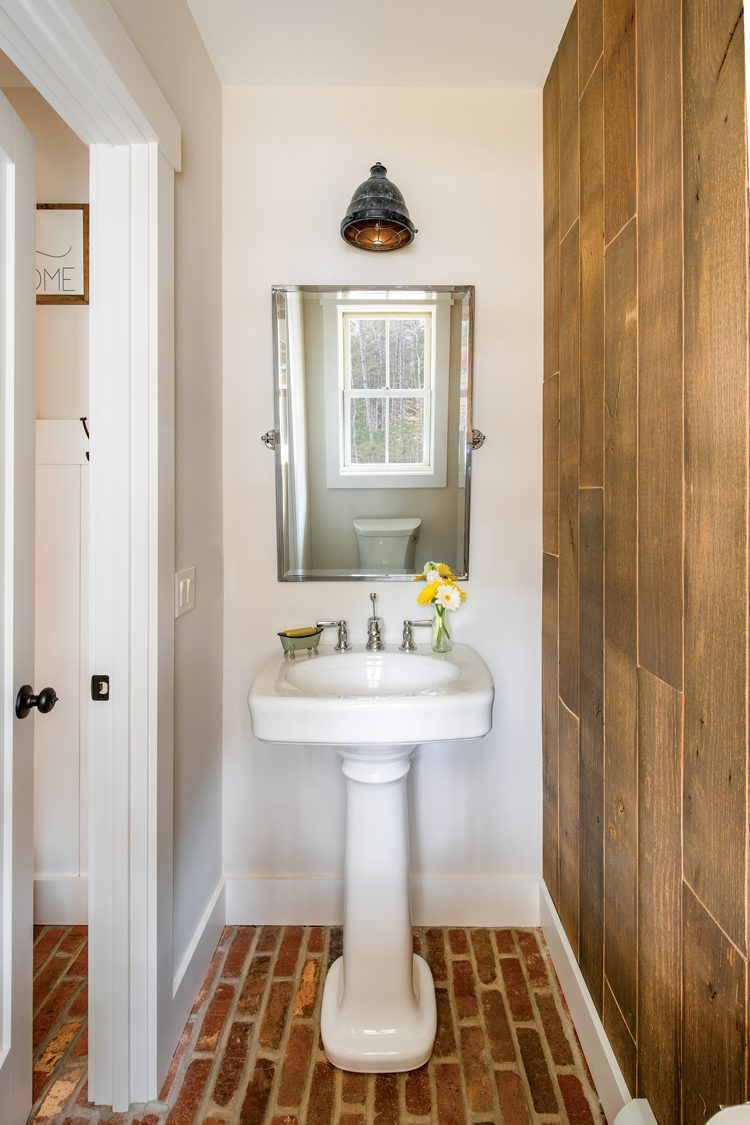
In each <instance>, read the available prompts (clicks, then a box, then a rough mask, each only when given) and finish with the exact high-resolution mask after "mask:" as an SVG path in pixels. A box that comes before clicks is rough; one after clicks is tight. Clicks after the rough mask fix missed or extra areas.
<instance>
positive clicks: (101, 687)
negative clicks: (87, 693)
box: [91, 676, 109, 703]
mask: <svg viewBox="0 0 750 1125" xmlns="http://www.w3.org/2000/svg"><path fill="white" fill-rule="evenodd" d="M91 698H92V699H93V700H94V702H95V703H97V702H98V703H102V702H103V703H108V702H109V676H92V677H91Z"/></svg>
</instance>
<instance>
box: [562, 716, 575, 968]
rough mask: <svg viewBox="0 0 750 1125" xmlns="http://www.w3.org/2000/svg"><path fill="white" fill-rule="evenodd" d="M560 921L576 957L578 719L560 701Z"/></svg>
mask: <svg viewBox="0 0 750 1125" xmlns="http://www.w3.org/2000/svg"><path fill="white" fill-rule="evenodd" d="M559 724H560V727H559V736H560V829H559V831H560V893H559V909H558V912H559V914H560V921H561V922H562V924H563V926H564V927H565V933H566V934H567V935H568V941H569V942H570V944H571V947H572V949H573V952H574V954H575V956H576V958H577V957H578V913H579V906H578V903H579V900H578V884H579V874H578V856H579V840H578V718H577V716H576V715H574V714H573V712H572V711H570V710H569V709H568V708H567V707H566V706H565V704H564V703H563V702H562V700H561V701H560V715H559Z"/></svg>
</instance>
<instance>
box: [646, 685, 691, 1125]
mask: <svg viewBox="0 0 750 1125" xmlns="http://www.w3.org/2000/svg"><path fill="white" fill-rule="evenodd" d="M682 707H683V696H682V694H681V693H680V692H678V691H675V689H674V688H673V687H670V686H669V685H668V684H665V683H663V682H662V681H661V680H658V679H656V677H655V676H652V675H651V673H650V672H648V671H646V669H645V668H640V669H639V670H638V1097H643V1098H648V1100H649V1102H650V1104H651V1108H652V1110H653V1111H654V1115H655V1117H656V1119H657V1120H658V1121H659V1125H679V1121H680V1018H681V998H680V953H681V929H682V927H681V912H682V856H681V836H680V833H681V798H682V794H681V777H682Z"/></svg>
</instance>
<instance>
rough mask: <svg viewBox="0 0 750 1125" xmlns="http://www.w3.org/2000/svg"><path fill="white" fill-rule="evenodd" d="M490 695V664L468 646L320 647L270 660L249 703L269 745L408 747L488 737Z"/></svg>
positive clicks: (257, 730) (256, 727) (255, 730)
mask: <svg viewBox="0 0 750 1125" xmlns="http://www.w3.org/2000/svg"><path fill="white" fill-rule="evenodd" d="M493 696H494V689H493V685H492V677H491V675H490V672H489V669H488V668H487V665H486V664H485V663H484V661H483V660H482V659H481V657H480V656H478V655H477V653H476V652H474V650H473V649H472V648H469V646H468V645H454V647H453V648H452V650H451V651H450V652H447V653H433V652H432V650H431V649H430V648H429V647H427V646H426V647H425V648H424V650H421V649H420V651H419V652H415V653H413V652H399V651H398V650H397V649H396V650H385V651H383V652H367V651H366V650H365V649H364V648H363V647H361V646H357V647H355V648H354V649H353V650H352V651H351V652H341V653H336V652H334V651H333V649H332V647H323V646H321V649H320V655H319V656H311V657H307V658H305V659H304V660H301V659H297V660H296V661H294V662H292V661H290V660H287V659H285V658H284V656H283V655H279V656H275V657H273V658H272V659H271V660H269V661H268V663H267V664H266V665H265V667H264V668H263V669H262V670H261V672H260V674H259V675H258V677H257V678H256V680H255V682H254V684H253V686H252V688H251V690H250V694H249V696H248V706H249V708H250V715H251V719H252V726H253V733H254V734H255V736H256V737H257V738H260V739H262V740H264V741H267V742H295V743H317V744H323V745H328V746H348V745H352V744H366V745H378V744H388V745H393V744H397V743H411V744H412V745H413V744H415V743H423V742H431V741H444V740H446V739H459V738H460V739H465V738H479V737H481V736H482V735H484V734H486V733H487V732H488V731H489V729H490V727H491V725H492V700H493Z"/></svg>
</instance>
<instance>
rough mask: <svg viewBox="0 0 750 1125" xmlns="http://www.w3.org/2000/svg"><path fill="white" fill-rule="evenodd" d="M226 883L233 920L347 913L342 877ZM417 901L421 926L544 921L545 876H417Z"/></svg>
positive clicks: (303, 920) (328, 919)
mask: <svg viewBox="0 0 750 1125" xmlns="http://www.w3.org/2000/svg"><path fill="white" fill-rule="evenodd" d="M226 885H227V924H228V925H234V926H252V925H267V926H271V925H274V926H337V925H340V924H341V920H342V918H343V914H344V882H343V879H340V878H330V879H320V878H318V879H315V878H309V879H308V878H288V879H264V878H260V877H257V876H245V877H243V876H230V877H228V878H227V881H226ZM411 903H412V920H413V922H414V925H415V926H493V927H499V926H538V925H539V880H538V879H532V878H513V877H511V876H507V877H498V878H493V879H489V878H488V879H462V878H449V879H432V878H426V877H421V876H417V877H415V878H412V880H411Z"/></svg>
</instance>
